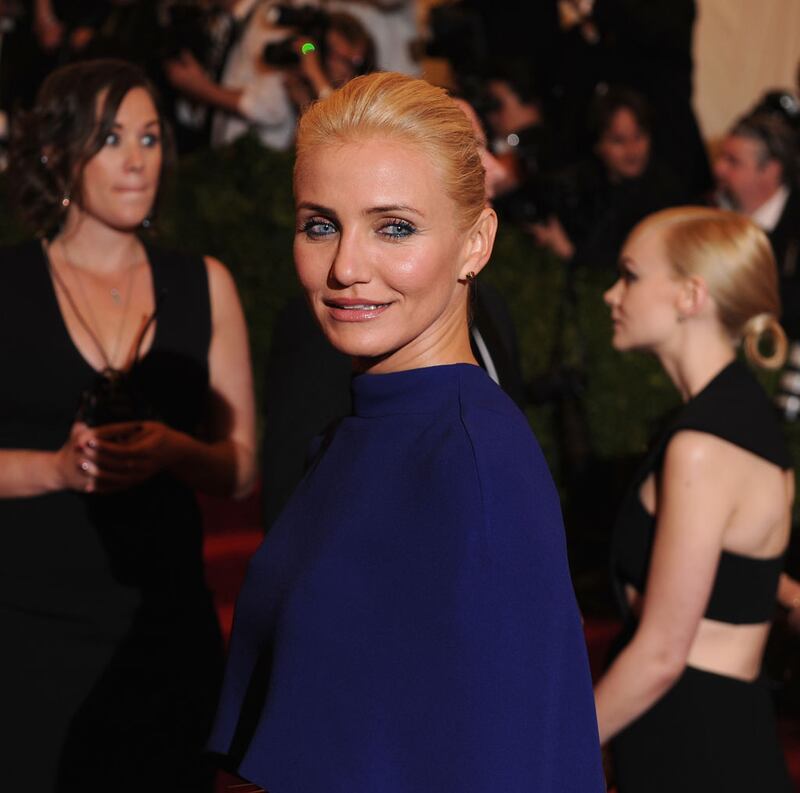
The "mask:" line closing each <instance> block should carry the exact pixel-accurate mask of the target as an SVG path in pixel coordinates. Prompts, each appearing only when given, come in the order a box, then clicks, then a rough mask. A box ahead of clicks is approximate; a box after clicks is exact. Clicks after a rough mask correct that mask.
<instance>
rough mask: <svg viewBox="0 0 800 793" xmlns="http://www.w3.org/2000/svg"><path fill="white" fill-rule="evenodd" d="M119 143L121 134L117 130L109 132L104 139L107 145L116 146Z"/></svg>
mask: <svg viewBox="0 0 800 793" xmlns="http://www.w3.org/2000/svg"><path fill="white" fill-rule="evenodd" d="M118 143H119V135H117V133H116V132H109V133H108V135H106V139H105V140H104V141H103V144H104V145H105V146H116V145H117V144H118Z"/></svg>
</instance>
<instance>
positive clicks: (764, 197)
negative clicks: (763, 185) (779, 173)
mask: <svg viewBox="0 0 800 793" xmlns="http://www.w3.org/2000/svg"><path fill="white" fill-rule="evenodd" d="M781 187H783V185H782V184H778V185H775V186H773V187H770V188H769V189H768V190H764V191H762V192H761V193H759V194H758V195H756V196H753V198H752V199H751V200H750V201H749V206H742V211H743V212H744V213H745V214H746V215H752V214H754V213H755V212H758V210H759V209H761V207H763V206H764V204H766V203H767V201H769V200H770V199H772V198H774V197H775V196H776V195H777V193H778V191H779V190H780V189H781Z"/></svg>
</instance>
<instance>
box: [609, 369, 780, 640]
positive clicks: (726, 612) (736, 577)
mask: <svg viewBox="0 0 800 793" xmlns="http://www.w3.org/2000/svg"><path fill="white" fill-rule="evenodd" d="M680 430H696V431H699V432H707V433H709V434H711V435H716V436H717V437H720V438H723V439H724V440H726V441H728V442H729V443H733V444H735V445H736V446H740V447H741V448H743V449H746V450H747V451H749V452H751V453H753V454H755V455H757V456H759V457H761V458H763V459H765V460H768V461H769V462H771V463H774V464H775V465H777V466H779V467H780V468H783V469H789V468H791V467H792V460H791V457H790V455H789V451H788V449H787V447H786V443H785V440H784V437H783V432H782V430H781V426H780V422H779V420H778V417H777V415H776V412H775V410H774V408H773V406H772V404H771V403H770V401H769V399H768V398H767V395H766V394H765V393H764V391H763V390H762V388H761V386H760V385H759V384H758V383H757V382H756V380H755V378H754V377H753V376H752V374H751V373H750V372H749V371H748V369H747V367H746V366H744V365H743V364H741V363H739V362H738V361H734V362H733V363H731V364H729V365H728V366H726V367H725V368H724V369H723V370H722V371H721V372H720V373H719V374H718V375H717V376H716V377H715V378H714V379H713V380H712V381H711V382H710V383H709V384H708V385H707V386H706V387H705V388H704V389H703V390H702V391H701V392H700V393H698V394H697V395H696V396H694V397H693V398H692V399H691V400H689V402H687V403H686V405H684V406H683V408H682V409H681V410H680V412H679V413H678V415H677V416H676V417H675V418H674V419H673V421H672V422H670V424H669V426H668V427H667V429H666V430H665V431H664V432H663V433H662V435H661V436H660V438H659V439H658V441H657V442H656V444H655V445H654V446H653V448H652V449H651V451H650V453H649V454H648V456H647V458H646V459H645V461H644V463H643V464H642V467H641V468H640V469H639V472H638V474H637V476H636V478H635V479H634V482H633V486H632V487H631V489H630V490H629V491H628V494H627V495H626V497H625V499H624V501H623V503H622V508H621V509H620V512H619V515H618V517H617V522H616V525H615V528H614V534H613V538H612V543H611V556H612V559H611V564H612V576H613V579H614V584H615V587H616V589H617V593H618V597H619V601H620V606H621V608H622V609H623V612H626V611H628V606H627V601H626V600H625V598H624V596H623V592H622V590H623V587H624V585H625V584H631V585H633V586H634V587H635V588H636V589H637V590H638V591H639V592H644V587H645V583H646V581H647V574H648V568H649V566H650V556H651V553H652V550H653V538H654V535H655V528H656V521H655V518H654V517H653V516H652V515H650V514H649V513H648V512H647V510H646V509H645V508H644V506H643V505H642V502H641V499H640V495H639V492H640V488H641V486H642V483H643V482H644V481H645V479H647V477H648V476H649V475H650V474H651V473H653V472H657V471H658V470H659V469H660V468H661V465H662V463H663V460H664V453H665V451H666V448H667V444H668V443H669V441H670V439H671V438H672V436H673V435H674V434H675V433H676V432H679V431H680ZM782 570H783V555H780V556H776V557H772V558H768V559H757V558H755V557H751V556H742V555H740V554H736V553H731V552H730V551H722V553H721V554H720V560H719V567H718V568H717V574H716V578H715V580H714V586H713V588H712V591H711V597H710V599H709V602H708V606H707V608H706V611H705V616H706V617H707V618H708V619H713V620H719V621H720V622H728V623H734V624H737V625H744V624H754V623H759V622H768V621H769V620H770V619H771V617H772V612H773V610H774V608H775V597H776V592H777V588H778V578H779V576H780V574H781V572H782Z"/></svg>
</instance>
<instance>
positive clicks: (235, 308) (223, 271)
mask: <svg viewBox="0 0 800 793" xmlns="http://www.w3.org/2000/svg"><path fill="white" fill-rule="evenodd" d="M203 259H204V261H205V265H206V272H207V273H208V291H209V294H210V296H211V313H212V316H213V318H214V320H215V321H216V320H219V319H221V318H223V317H226V316H229V315H230V314H231V312H234V313H236V314H238V313H239V312H240V311H241V307H240V305H239V295H238V292H237V290H236V282H235V281H234V280H233V276H232V275H231V271H230V270H229V269H228V268H227V267H226V266H225V265H224V264H223V263H222V262H221V261H220V260H219V259H215V258H214V257H213V256H204V257H203Z"/></svg>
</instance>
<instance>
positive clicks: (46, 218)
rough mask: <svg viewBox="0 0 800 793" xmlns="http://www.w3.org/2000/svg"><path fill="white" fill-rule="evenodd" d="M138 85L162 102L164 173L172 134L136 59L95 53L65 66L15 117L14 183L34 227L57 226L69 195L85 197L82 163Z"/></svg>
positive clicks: (44, 230) (49, 229)
mask: <svg viewBox="0 0 800 793" xmlns="http://www.w3.org/2000/svg"><path fill="white" fill-rule="evenodd" d="M133 88H143V89H144V90H145V91H147V93H148V94H149V95H150V97H151V98H152V100H153V103H154V104H155V106H156V108H157V110H158V118H159V124H160V126H161V137H162V151H163V165H162V176H163V172H164V170H165V169H166V168H168V167H169V166H170V165H171V164H172V162H173V160H174V148H173V144H172V136H171V133H170V130H169V128H168V125H167V124H166V120H165V118H164V114H163V111H162V109H161V106H160V102H159V98H158V93H157V91H156V89H155V87H154V86H153V85H152V84H151V83H150V81H149V80H148V78H147V76H146V75H145V74H144V72H143V71H142V70H141V69H140V68H139V67H138V66H135V65H133V64H131V63H127V62H125V61H119V60H112V59H102V60H100V59H98V60H92V61H83V62H80V63H74V64H70V65H69V66H63V67H62V68H60V69H57V70H56V71H54V72H53V73H52V74H50V75H49V76H48V77H47V79H46V80H45V81H44V83H42V86H41V88H40V89H39V93H38V95H37V98H36V103H35V105H34V107H33V109H32V110H30V111H28V112H22V113H20V114H19V115H18V116H17V117H16V118H15V120H14V124H13V126H12V130H11V142H10V143H11V145H10V152H9V155H10V156H9V167H8V178H9V185H10V188H11V194H12V195H13V196H14V200H15V205H16V209H17V211H18V213H19V215H20V217H21V219H22V220H23V221H24V222H25V223H26V224H27V225H29V226H30V227H31V228H32V229H33V231H34V232H35V233H36V234H37V235H51V234H53V233H55V232H56V231H57V230H58V228H59V226H60V225H61V224H62V222H63V220H64V217H65V216H66V213H67V207H65V206H63V199H64V197H65V196H68V197H69V199H70V201H77V202H78V204H80V201H81V182H82V177H83V169H84V166H85V165H86V163H87V162H89V160H91V159H92V157H94V155H95V154H97V152H99V151H100V149H101V148H102V147H103V144H104V141H105V139H106V137H107V136H108V134H109V133H110V132H111V131H112V129H113V126H114V121H115V119H116V115H117V111H118V110H119V106H120V104H121V103H122V100H123V99H124V98H125V96H126V95H127V94H128V92H129V91H131V90H132V89H133Z"/></svg>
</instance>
